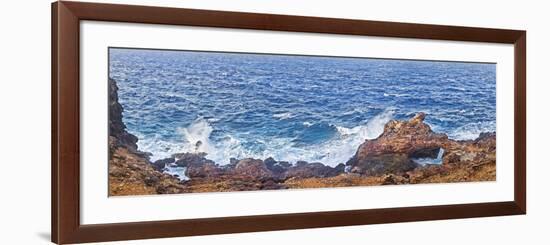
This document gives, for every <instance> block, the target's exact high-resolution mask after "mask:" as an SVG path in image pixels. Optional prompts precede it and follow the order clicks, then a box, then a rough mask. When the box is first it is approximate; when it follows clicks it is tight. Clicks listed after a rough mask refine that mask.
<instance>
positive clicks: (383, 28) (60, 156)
mask: <svg viewBox="0 0 550 245" xmlns="http://www.w3.org/2000/svg"><path fill="white" fill-rule="evenodd" d="M82 20H95V21H111V22H129V23H147V24H165V25H186V26H199V27H221V28H241V29H253V30H274V31H290V32H304V33H326V34H345V35H363V36H378V37H396V38H416V39H432V40H451V41H475V42H489V43H504V44H513V45H514V74H515V77H514V86H515V98H514V113H515V121H514V129H515V132H514V136H515V142H514V148H515V152H514V159H513V160H514V200H513V201H509V202H493V203H477V204H458V205H438V206H422V207H405V208H383V209H365V210H352V211H331V212H314V213H289V214H277V215H259V216H241V217H227V218H204V219H186V220H174V221H153V222H135V223H116V224H99V225H82V224H81V222H80V199H79V198H80V160H79V158H80V135H79V130H80V117H79V115H80V95H79V93H80V92H79V89H80V85H79V80H80V78H79V75H80V73H79V71H80V67H79V64H80V63H79V59H80V56H79V49H80V47H79V33H80V29H79V23H80V21H82ZM51 48H52V60H51V62H52V77H51V82H52V84H51V88H52V90H51V93H52V97H51V98H52V101H51V103H52V115H51V117H52V138H51V140H52V141H51V143H52V156H51V157H52V158H51V164H52V172H51V176H52V178H51V181H52V182H51V187H52V189H51V191H52V198H51V200H52V216H51V217H52V220H51V222H52V224H51V229H52V230H51V234H52V241H53V242H55V243H58V244H63V243H82V242H99V241H115V240H129V239H145V238H161V237H177V236H194V235H208V234H222V233H238V232H256V231H271V230H287V229H305V228H318V227H333V226H349V225H365V224H380V223H392V222H409V221H423V220H440V219H457V218H471V217H487V216H500V215H518V214H525V213H526V160H525V159H526V156H525V155H526V141H525V138H526V136H525V135H526V129H525V128H526V32H525V31H520V30H503V29H487V28H472V27H459V26H442V25H427V24H409V23H394V22H382V21H365V20H350V19H333V18H318V17H302V16H286V15H273V14H255V13H237V12H223V11H210V10H191V9H178V8H165V7H145V6H131V5H114V4H97V3H83V2H66V1H60V2H55V3H53V4H52V47H51Z"/></svg>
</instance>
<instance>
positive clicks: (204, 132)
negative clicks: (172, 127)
mask: <svg viewBox="0 0 550 245" xmlns="http://www.w3.org/2000/svg"><path fill="white" fill-rule="evenodd" d="M212 131H214V129H213V128H212V126H210V124H208V121H207V120H204V119H203V118H198V119H197V120H195V121H194V122H193V123H192V124H191V125H189V127H187V128H180V132H181V133H182V134H183V137H184V140H185V141H186V142H187V143H188V144H190V145H188V148H191V149H188V151H189V152H209V151H211V150H212V146H211V144H210V139H209V138H210V134H211V133H212Z"/></svg>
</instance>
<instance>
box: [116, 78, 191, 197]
mask: <svg viewBox="0 0 550 245" xmlns="http://www.w3.org/2000/svg"><path fill="white" fill-rule="evenodd" d="M117 91H118V87H117V85H116V83H115V81H114V80H113V79H109V195H111V196H122V195H150V194H167V193H181V192H182V191H184V188H183V185H181V183H180V181H179V180H178V179H177V178H176V177H174V176H171V175H168V174H165V173H162V172H161V171H160V170H161V168H163V167H164V164H165V163H166V162H168V161H169V160H167V159H165V160H164V163H163V162H162V161H161V162H158V161H157V163H156V164H152V163H151V162H150V161H149V155H150V154H148V153H146V152H141V151H139V150H138V147H137V144H136V143H137V141H138V139H137V137H136V136H134V135H132V134H130V133H128V132H127V131H126V125H124V122H123V121H122V110H123V109H122V106H121V105H120V104H119V103H118V95H117ZM161 165H162V167H161Z"/></svg>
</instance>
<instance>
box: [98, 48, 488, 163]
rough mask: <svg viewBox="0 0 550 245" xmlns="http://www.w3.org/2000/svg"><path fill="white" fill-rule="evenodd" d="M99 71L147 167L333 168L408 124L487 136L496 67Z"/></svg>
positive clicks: (221, 62) (152, 59)
mask: <svg viewBox="0 0 550 245" xmlns="http://www.w3.org/2000/svg"><path fill="white" fill-rule="evenodd" d="M109 62H110V65H109V66H110V67H109V69H110V72H109V76H110V77H112V78H113V79H115V80H116V82H117V84H118V87H119V102H120V103H121V105H122V106H123V108H124V112H123V120H124V122H125V124H126V125H127V128H128V131H129V132H130V133H132V134H134V135H136V136H137V137H138V138H139V142H138V146H139V149H140V150H142V151H147V152H151V153H152V154H153V156H152V159H153V160H155V159H160V158H164V157H168V156H170V155H171V154H173V153H179V152H206V153H207V154H208V155H207V158H209V159H212V160H214V161H215V162H217V163H219V164H227V163H229V159H230V158H237V159H242V158H246V157H253V158H259V159H265V158H267V157H273V158H275V159H276V160H279V161H289V162H296V161H298V160H304V161H308V162H322V163H324V164H327V165H332V166H335V165H337V164H338V163H345V162H346V161H347V160H348V159H349V158H351V157H352V156H353V155H354V154H355V151H356V150H357V147H358V146H359V145H360V144H361V143H362V142H364V140H365V139H373V138H376V137H378V136H379V135H380V134H381V133H382V131H383V128H384V125H385V124H386V123H387V122H388V121H389V120H392V119H398V120H405V119H409V118H410V117H412V116H413V115H414V114H415V113H416V112H425V113H427V114H428V116H427V118H426V122H427V123H428V124H429V125H431V127H432V129H433V130H434V131H436V132H442V133H446V134H448V135H449V137H450V138H453V139H458V140H467V139H475V138H476V137H477V136H478V135H479V133H481V132H492V131H495V128H496V124H495V122H496V64H489V63H465V62H441V61H413V60H390V59H368V58H340V57H313V56H293V55H264V54H242V53H221V52H192V51H160V50H141V49H117V48H111V49H110V55H109ZM198 141H200V142H201V143H199V144H197V142H198Z"/></svg>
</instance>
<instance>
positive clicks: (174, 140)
mask: <svg viewBox="0 0 550 245" xmlns="http://www.w3.org/2000/svg"><path fill="white" fill-rule="evenodd" d="M525 38H526V32H525V31H520V30H503V29H488V28H474V27H458V26H442V25H426V24H408V23H395V22H380V21H365V20H350V19H332V18H319V17H303V16H286V15H272V14H256V13H237V12H223V11H210V10H191V9H177V8H164V7H145V6H131V5H114V4H96V3H82V2H78V3H77V2H66V1H61V2H55V3H53V5H52V240H53V242H56V243H59V244H61V243H80V242H94V241H113V240H126V239H144V238H160V237H174V236H192V235H205V234H221V233H236V232H253V231H269V230H283V229H303V228H315V227H331V226H347V225H361V224H379V223H390V222H407V221H421V220H435V219H453V218H470V217H484V216H498V215H514V214H525V212H526V200H525V183H526V181H525V180H526V179H525V178H526V176H525V82H526V80H525V79H526V66H525V54H526V52H525V50H526V39H525Z"/></svg>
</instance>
